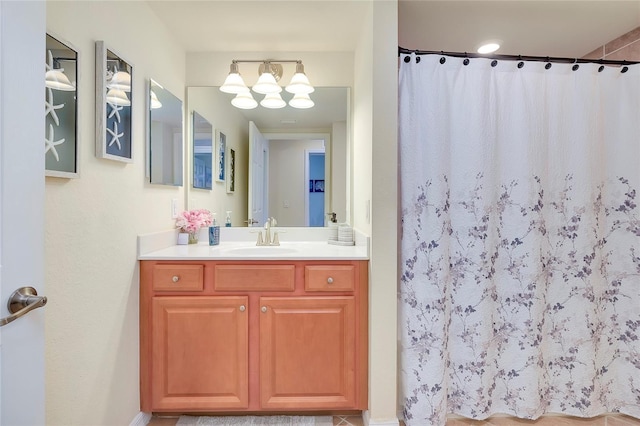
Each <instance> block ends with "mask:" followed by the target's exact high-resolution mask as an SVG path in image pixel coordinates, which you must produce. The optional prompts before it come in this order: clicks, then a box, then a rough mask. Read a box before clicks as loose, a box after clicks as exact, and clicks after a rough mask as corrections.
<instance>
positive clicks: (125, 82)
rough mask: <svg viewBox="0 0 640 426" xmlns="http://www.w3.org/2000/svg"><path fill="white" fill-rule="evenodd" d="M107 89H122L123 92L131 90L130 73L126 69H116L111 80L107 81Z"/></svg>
mask: <svg viewBox="0 0 640 426" xmlns="http://www.w3.org/2000/svg"><path fill="white" fill-rule="evenodd" d="M107 87H108V88H109V89H117V90H124V91H125V92H130V91H131V74H129V73H128V72H126V71H117V72H116V73H115V74H114V75H113V77H111V81H109V82H108V83H107Z"/></svg>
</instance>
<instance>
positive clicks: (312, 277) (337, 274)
mask: <svg viewBox="0 0 640 426" xmlns="http://www.w3.org/2000/svg"><path fill="white" fill-rule="evenodd" d="M355 282H356V268H355V267H354V266H353V265H307V266H305V268H304V289H305V290H306V291H354V289H355Z"/></svg>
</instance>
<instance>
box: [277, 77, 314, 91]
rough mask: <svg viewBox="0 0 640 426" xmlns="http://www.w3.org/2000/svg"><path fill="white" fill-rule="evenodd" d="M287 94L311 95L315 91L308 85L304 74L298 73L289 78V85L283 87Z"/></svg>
mask: <svg viewBox="0 0 640 426" xmlns="http://www.w3.org/2000/svg"><path fill="white" fill-rule="evenodd" d="M284 90H286V91H287V92H289V93H293V94H294V95H296V94H298V93H312V92H313V91H314V90H315V89H314V88H313V86H312V85H311V84H310V83H309V79H308V78H307V76H306V74H305V73H303V72H298V73H295V74H294V75H293V77H291V81H290V82H289V85H288V86H287V87H285V89H284Z"/></svg>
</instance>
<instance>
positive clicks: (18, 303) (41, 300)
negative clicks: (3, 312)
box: [0, 287, 47, 327]
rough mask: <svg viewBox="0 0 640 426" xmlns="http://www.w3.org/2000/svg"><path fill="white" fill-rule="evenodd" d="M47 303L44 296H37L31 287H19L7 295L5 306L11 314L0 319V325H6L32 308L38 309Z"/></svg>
mask: <svg viewBox="0 0 640 426" xmlns="http://www.w3.org/2000/svg"><path fill="white" fill-rule="evenodd" d="M46 304H47V298H46V297H45V296H38V292H37V291H36V289H35V288H33V287H21V288H19V289H17V290H16V291H14V292H13V293H12V294H11V297H9V301H8V302H7V308H8V309H9V312H11V315H9V316H8V317H4V318H2V319H0V327H2V326H3V325H7V324H9V323H10V322H13V321H15V320H17V319H18V318H20V317H21V316H23V315H24V314H28V313H29V312H31V311H33V310H34V309H38V308H40V307H42V306H44V305H46Z"/></svg>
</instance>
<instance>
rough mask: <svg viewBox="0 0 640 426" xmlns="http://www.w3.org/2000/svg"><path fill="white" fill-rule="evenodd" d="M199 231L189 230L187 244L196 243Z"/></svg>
mask: <svg viewBox="0 0 640 426" xmlns="http://www.w3.org/2000/svg"><path fill="white" fill-rule="evenodd" d="M198 234H199V231H196V232H189V244H198Z"/></svg>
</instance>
